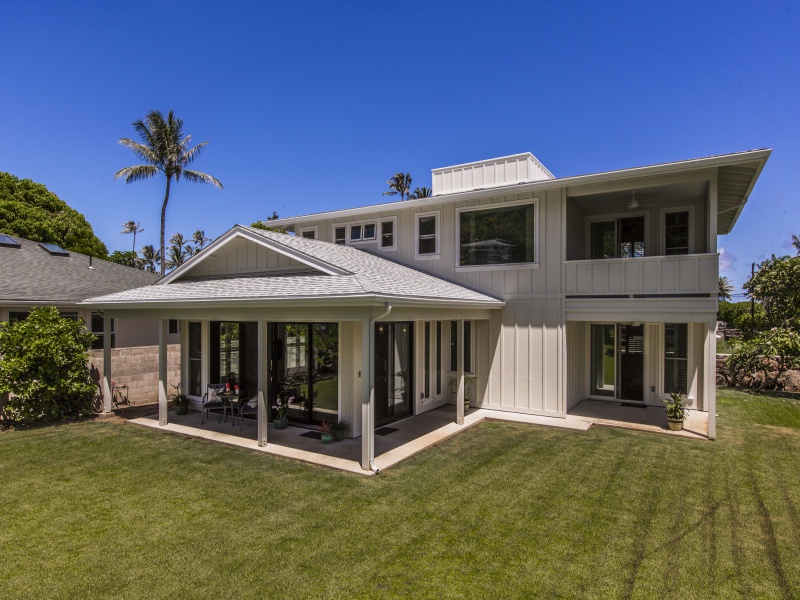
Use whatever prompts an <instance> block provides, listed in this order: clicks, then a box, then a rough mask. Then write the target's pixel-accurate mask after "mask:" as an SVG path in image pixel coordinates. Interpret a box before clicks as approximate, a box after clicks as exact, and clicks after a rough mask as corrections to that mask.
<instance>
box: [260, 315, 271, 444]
mask: <svg viewBox="0 0 800 600" xmlns="http://www.w3.org/2000/svg"><path fill="white" fill-rule="evenodd" d="M267 360H268V356H267V324H266V323H265V322H264V321H263V320H262V319H259V320H258V445H259V446H266V445H267V402H268V398H267V396H268V394H267V365H268V364H269V363H268V362H267Z"/></svg>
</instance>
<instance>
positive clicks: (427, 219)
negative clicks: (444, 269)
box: [416, 212, 439, 258]
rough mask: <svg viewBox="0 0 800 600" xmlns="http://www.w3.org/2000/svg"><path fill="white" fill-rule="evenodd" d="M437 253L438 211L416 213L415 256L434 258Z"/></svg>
mask: <svg viewBox="0 0 800 600" xmlns="http://www.w3.org/2000/svg"><path fill="white" fill-rule="evenodd" d="M438 255H439V213H438V212H433V213H421V214H418V215H417V252H416V256H417V258H436V257H437V256H438Z"/></svg>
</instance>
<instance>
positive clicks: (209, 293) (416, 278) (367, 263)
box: [86, 225, 505, 308]
mask: <svg viewBox="0 0 800 600" xmlns="http://www.w3.org/2000/svg"><path fill="white" fill-rule="evenodd" d="M238 238H244V239H246V240H249V241H251V242H254V243H258V244H262V245H264V246H266V247H268V248H270V249H272V250H274V251H276V252H279V253H281V254H284V255H286V256H290V257H291V258H293V259H295V260H298V261H300V262H302V263H305V264H307V265H309V266H310V267H311V268H310V269H308V270H302V271H301V270H296V271H291V272H284V271H278V272H272V273H270V272H268V270H265V272H258V273H248V274H242V273H236V274H228V275H225V274H221V275H208V276H203V277H192V275H191V273H192V270H193V268H194V267H195V266H197V265H199V264H200V263H201V262H202V261H203V260H205V259H206V258H208V257H210V256H211V255H212V254H213V253H214V252H215V251H216V250H219V249H220V248H221V247H222V246H224V245H225V244H228V243H231V242H232V241H234V240H235V239H238ZM334 298H337V299H345V300H346V299H351V300H355V301H359V300H364V299H366V300H386V301H401V302H421V303H425V304H428V303H432V304H459V305H462V304H463V305H480V306H485V307H498V308H499V307H502V306H504V304H505V303H504V302H503V301H502V300H498V299H497V298H494V297H492V296H488V295H486V294H483V293H480V292H476V291H475V290H472V289H470V288H468V287H465V286H463V285H460V284H457V283H454V282H451V281H447V280H445V279H442V278H441V277H436V276H434V275H431V274H428V273H423V272H422V271H419V270H417V269H414V268H412V267H408V266H406V265H402V264H399V263H396V262H394V261H392V260H389V259H387V258H385V257H383V256H377V255H375V254H371V253H369V252H367V251H364V250H359V249H357V248H353V247H350V246H338V245H336V244H331V243H329V242H323V241H319V240H311V239H306V238H303V237H300V236H293V235H288V234H286V233H276V232H272V231H264V230H261V229H255V228H252V227H246V226H244V225H236V226H235V227H233V228H232V229H231V230H229V231H228V232H227V233H225V234H224V235H223V236H221V237H220V238H218V239H217V240H215V241H214V242H213V243H212V244H211V245H209V246H207V247H206V248H205V250H203V251H202V252H200V253H199V254H197V255H195V256H194V257H192V258H191V259H190V260H189V261H187V262H186V263H184V264H183V265H182V266H181V267H179V268H178V269H176V270H175V271H173V272H172V273H171V274H170V275H169V276H168V277H166V278H164V279H163V280H162V281H161V282H159V283H158V284H157V285H153V286H149V287H145V288H137V289H131V290H128V291H124V292H119V293H115V294H110V295H107V296H101V297H95V298H90V299H88V300H87V301H86V304H91V305H92V306H97V307H113V306H117V307H119V306H127V305H135V306H137V307H142V306H143V305H156V306H158V305H165V304H167V305H171V304H184V303H189V304H193V303H197V302H220V301H225V302H230V301H233V300H238V301H242V302H246V303H250V302H255V303H259V302H261V303H271V302H283V303H286V302H297V301H299V300H301V299H302V300H310V301H315V300H316V301H330V300H331V299H334Z"/></svg>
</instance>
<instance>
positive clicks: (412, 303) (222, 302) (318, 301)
mask: <svg viewBox="0 0 800 600" xmlns="http://www.w3.org/2000/svg"><path fill="white" fill-rule="evenodd" d="M386 302H390V303H392V304H394V305H396V306H404V307H423V306H424V307H440V308H497V309H499V308H503V307H504V306H505V302H503V301H502V300H493V301H477V300H442V299H439V298H413V297H407V296H391V295H386V294H380V295H376V294H353V295H350V296H345V295H342V296H324V297H318V296H292V297H291V298H239V299H230V298H196V299H192V300H184V299H181V300H173V299H170V300H142V301H138V302H132V301H130V300H117V301H98V302H92V301H84V302H81V303H80V305H81V306H85V307H86V308H93V309H101V310H104V309H109V310H110V309H140V310H147V309H148V308H152V309H160V308H176V309H180V308H197V307H213V306H220V307H224V308H240V307H253V306H263V307H278V306H287V307H290V308H296V307H300V306H304V307H306V306H307V307H323V306H327V307H330V306H379V305H383V304H385V303H386Z"/></svg>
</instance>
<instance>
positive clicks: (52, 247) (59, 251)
mask: <svg viewBox="0 0 800 600" xmlns="http://www.w3.org/2000/svg"><path fill="white" fill-rule="evenodd" d="M39 245H40V246H41V247H42V248H44V249H45V250H47V251H48V252H49V253H50V254H52V255H53V256H69V252H67V251H66V250H64V249H63V248H62V247H61V246H59V245H58V244H43V243H41V242H40V243H39Z"/></svg>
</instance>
